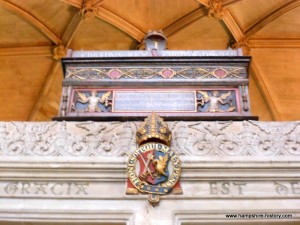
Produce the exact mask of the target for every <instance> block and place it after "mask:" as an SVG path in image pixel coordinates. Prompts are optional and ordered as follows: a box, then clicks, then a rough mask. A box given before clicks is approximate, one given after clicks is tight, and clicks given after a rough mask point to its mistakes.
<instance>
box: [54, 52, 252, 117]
mask: <svg viewBox="0 0 300 225" xmlns="http://www.w3.org/2000/svg"><path fill="white" fill-rule="evenodd" d="M250 60H251V58H250V57H245V56H164V57H93V58H91V57H77V58H76V57H75V58H64V59H62V66H63V73H64V80H63V84H62V85H63V90H62V98H61V103H60V110H59V115H58V116H57V117H55V118H54V120H100V121H101V120H121V121H126V120H139V119H142V118H145V117H146V116H147V115H148V114H149V113H151V112H153V111H155V112H157V113H159V115H161V116H162V117H164V118H165V120H245V119H246V120H247V119H252V120H257V117H255V116H252V115H251V108H250V100H249V94H248V85H249V79H248V67H249V63H250Z"/></svg>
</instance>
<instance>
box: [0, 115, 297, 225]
mask: <svg viewBox="0 0 300 225" xmlns="http://www.w3.org/2000/svg"><path fill="white" fill-rule="evenodd" d="M140 124H141V122H98V123H95V122H45V123H21V122H7V123H5V122H3V123H0V224H5V223H7V221H15V223H16V224H18V221H19V222H22V221H23V222H28V224H30V223H31V222H34V221H35V222H36V224H43V223H46V222H51V221H57V222H64V223H66V222H69V223H74V222H78V223H81V224H89V223H96V224H107V223H109V221H110V222H111V223H112V222H114V223H115V224H166V225H170V224H178V225H179V224H191V223H193V224H206V223H208V222H209V223H210V224H220V223H221V224H222V223H225V224H226V223H232V222H234V223H237V224H239V223H242V222H252V221H253V220H249V219H248V220H247V219H246V220H245V219H242V218H239V219H234V221H233V220H232V219H228V218H226V214H232V213H239V214H245V213H257V214H259V213H275V214H278V213H279V214H286V213H288V214H292V216H293V218H292V219H288V221H291V222H292V221H294V222H295V224H296V223H297V222H298V223H299V221H300V210H299V209H300V201H299V200H300V122H299V121H296V122H287V123H282V122H272V123H267V122H256V121H244V122H230V121H229V122H168V125H169V128H170V129H171V130H172V133H173V140H172V146H171V147H172V149H173V150H174V151H175V152H176V153H177V154H178V155H179V157H180V159H181V161H182V176H181V186H182V189H183V194H182V195H173V194H170V195H167V196H163V197H162V198H161V201H160V204H159V206H157V207H152V206H151V205H150V204H149V203H148V201H147V198H148V197H147V195H144V194H139V195H126V194H125V190H126V180H127V174H126V167H127V160H128V156H129V155H130V154H131V153H132V152H133V151H134V150H135V149H136V147H137V145H136V143H135V133H136V130H137V128H138V127H139V126H140ZM1 221H4V222H1ZM255 221H256V222H259V223H261V224H263V223H266V222H268V223H270V224H272V222H276V221H277V222H280V221H278V220H274V219H273V220H271V219H270V218H269V219H259V220H258V219H257V220H255ZM285 221H287V220H285Z"/></svg>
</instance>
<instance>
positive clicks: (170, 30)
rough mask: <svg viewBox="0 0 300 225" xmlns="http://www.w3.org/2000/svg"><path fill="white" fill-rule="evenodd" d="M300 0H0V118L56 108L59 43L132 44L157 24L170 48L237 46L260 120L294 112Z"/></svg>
mask: <svg viewBox="0 0 300 225" xmlns="http://www.w3.org/2000/svg"><path fill="white" fill-rule="evenodd" d="M299 6H300V0H268V1H266V0H184V1H183V0H143V1H141V0H84V1H83V0H61V1H59V0H26V1H21V0H0V17H1V20H0V65H1V67H0V68H1V69H0V78H1V83H0V105H1V111H0V120H6V121H10V120H21V121H26V120H33V121H45V120H50V119H51V117H53V116H55V115H57V112H58V108H59V101H60V92H61V82H62V77H63V75H62V70H61V65H60V62H59V60H57V59H59V58H60V57H62V56H64V54H65V53H66V49H68V48H70V49H74V50H130V49H137V48H138V45H139V43H140V42H141V40H142V39H143V37H144V35H145V34H146V33H147V31H148V30H162V31H163V32H164V33H165V34H166V36H167V39H168V46H167V47H168V49H170V50H193V49H195V50H201V49H213V50H224V49H227V48H228V47H229V46H231V47H242V48H243V51H244V54H246V55H251V56H252V57H253V58H252V63H251V68H250V97H251V99H250V101H251V107H252V112H253V114H254V115H258V116H260V120H300V107H299V106H300V75H299V71H300V64H299V62H300V52H299V48H300V7H299Z"/></svg>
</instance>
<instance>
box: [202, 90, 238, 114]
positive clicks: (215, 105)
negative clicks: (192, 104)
mask: <svg viewBox="0 0 300 225" xmlns="http://www.w3.org/2000/svg"><path fill="white" fill-rule="evenodd" d="M197 92H198V93H199V94H201V95H202V97H201V98H200V99H198V104H200V105H201V106H204V105H205V103H207V102H209V106H208V109H207V111H208V112H211V113H216V112H224V110H222V109H220V107H219V104H222V105H226V104H229V108H228V109H227V110H226V112H232V111H234V110H235V106H233V105H232V99H231V98H229V99H227V98H228V97H229V96H230V95H231V91H228V92H226V93H224V94H221V95H220V93H219V91H212V95H211V96H209V95H208V93H207V91H197ZM226 99H227V100H226Z"/></svg>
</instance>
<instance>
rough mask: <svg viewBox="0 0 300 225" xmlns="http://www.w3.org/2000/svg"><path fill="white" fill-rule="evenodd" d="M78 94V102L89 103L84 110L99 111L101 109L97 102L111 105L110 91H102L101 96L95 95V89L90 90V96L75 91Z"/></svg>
mask: <svg viewBox="0 0 300 225" xmlns="http://www.w3.org/2000/svg"><path fill="white" fill-rule="evenodd" d="M76 93H77V94H78V99H77V101H78V102H81V103H89V104H88V106H87V108H86V109H85V110H84V111H85V112H90V113H92V112H101V111H102V110H101V109H100V107H99V106H98V103H99V102H100V103H101V104H104V105H105V107H107V106H109V105H111V101H112V100H111V99H110V98H109V96H110V95H111V91H109V92H106V93H104V94H103V95H102V96H101V98H100V97H98V96H97V91H96V90H92V91H91V95H90V96H86V95H85V94H84V93H81V92H79V91H76Z"/></svg>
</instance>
